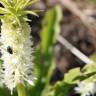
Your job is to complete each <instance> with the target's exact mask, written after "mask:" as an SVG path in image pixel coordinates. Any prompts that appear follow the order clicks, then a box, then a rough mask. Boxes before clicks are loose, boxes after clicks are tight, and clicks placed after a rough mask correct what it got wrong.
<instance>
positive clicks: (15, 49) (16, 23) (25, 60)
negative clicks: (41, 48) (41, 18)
mask: <svg viewBox="0 0 96 96" xmlns="http://www.w3.org/2000/svg"><path fill="white" fill-rule="evenodd" d="M36 1H37V0H32V1H31V0H11V2H10V0H0V3H1V4H2V5H3V6H4V8H3V7H0V14H3V15H1V21H2V26H1V38H0V42H1V43H2V45H1V46H0V49H1V52H2V57H1V59H2V60H3V61H4V63H3V67H2V70H3V71H2V78H3V80H2V81H3V83H4V84H5V85H6V86H7V87H8V88H9V89H10V90H11V92H12V91H13V89H14V88H15V87H16V86H17V85H18V84H19V83H21V84H24V82H25V81H27V82H28V83H29V81H30V84H33V80H34V79H36V78H35V77H34V75H33V63H32V62H33V56H32V53H33V48H32V47H31V46H32V41H31V40H30V39H31V38H32V37H31V36H30V32H31V28H30V26H29V25H28V23H27V22H26V21H25V18H27V14H33V15H34V14H35V15H37V14H36V13H34V12H33V11H28V10H25V8H26V7H27V6H29V5H31V4H33V3H35V2H36ZM26 20H28V19H26Z"/></svg>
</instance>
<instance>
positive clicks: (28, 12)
mask: <svg viewBox="0 0 96 96" xmlns="http://www.w3.org/2000/svg"><path fill="white" fill-rule="evenodd" d="M22 14H23V15H27V14H31V15H34V16H37V17H39V16H38V14H37V13H35V12H33V11H27V10H26V11H23V12H22Z"/></svg>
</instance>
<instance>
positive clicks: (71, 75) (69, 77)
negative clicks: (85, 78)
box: [64, 68, 81, 84]
mask: <svg viewBox="0 0 96 96" xmlns="http://www.w3.org/2000/svg"><path fill="white" fill-rule="evenodd" d="M80 75H81V72H80V68H74V69H71V70H70V71H69V72H68V73H66V74H65V76H64V82H66V83H68V84H74V83H75V84H76V83H78V82H79V81H80V80H79V79H76V80H75V78H76V77H78V76H80Z"/></svg>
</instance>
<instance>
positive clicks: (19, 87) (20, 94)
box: [17, 83, 26, 96]
mask: <svg viewBox="0 0 96 96" xmlns="http://www.w3.org/2000/svg"><path fill="white" fill-rule="evenodd" d="M17 92H18V96H26V92H25V88H24V85H23V84H21V83H20V84H18V85H17Z"/></svg>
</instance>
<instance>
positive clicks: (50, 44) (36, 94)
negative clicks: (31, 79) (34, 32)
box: [30, 6, 62, 96]
mask: <svg viewBox="0 0 96 96" xmlns="http://www.w3.org/2000/svg"><path fill="white" fill-rule="evenodd" d="M61 13H62V12H61V8H60V6H56V7H54V8H52V9H49V10H48V11H47V12H46V14H45V17H44V20H43V23H42V30H41V34H40V36H41V44H40V46H39V48H38V49H37V52H36V59H35V63H36V64H35V65H36V69H37V72H36V73H37V81H36V84H35V86H34V87H33V88H31V90H30V92H31V95H33V96H47V93H48V92H47V91H48V89H49V86H50V84H49V83H50V79H51V76H52V72H53V70H54V68H55V63H54V62H55V61H54V43H55V42H56V38H57V36H58V33H59V31H60V30H59V27H58V25H59V23H60V20H61V17H62V14H61Z"/></svg>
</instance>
